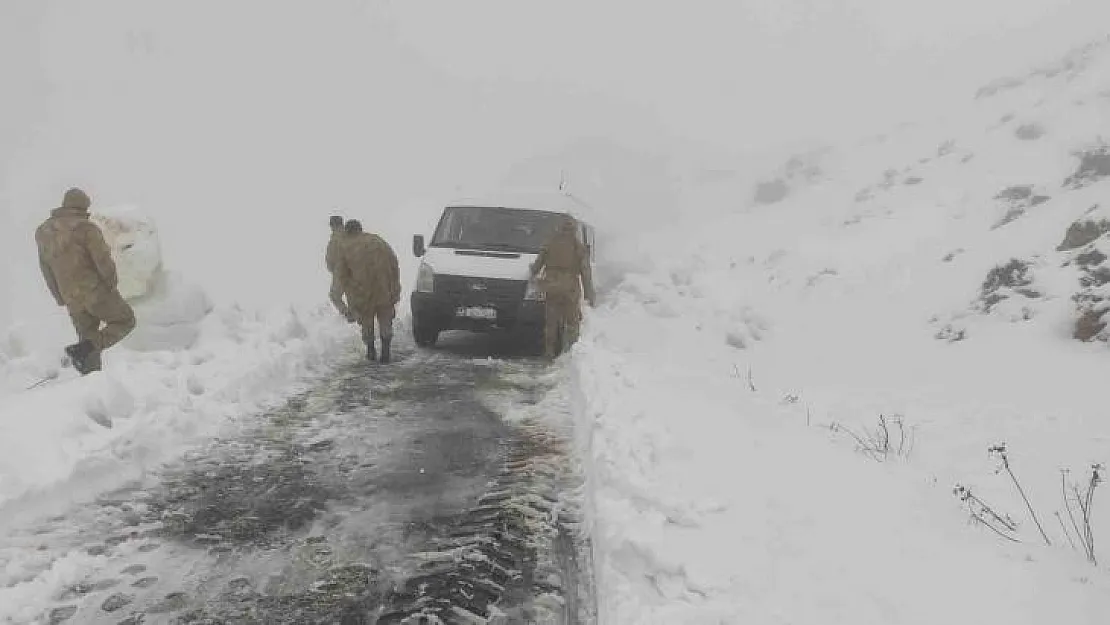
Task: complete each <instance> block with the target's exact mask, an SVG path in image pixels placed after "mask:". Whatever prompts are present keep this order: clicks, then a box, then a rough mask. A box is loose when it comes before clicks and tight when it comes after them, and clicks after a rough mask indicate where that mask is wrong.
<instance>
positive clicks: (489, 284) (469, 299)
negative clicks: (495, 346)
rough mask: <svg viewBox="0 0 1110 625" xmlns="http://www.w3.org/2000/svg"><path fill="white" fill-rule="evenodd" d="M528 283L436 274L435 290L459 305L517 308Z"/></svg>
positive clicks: (502, 308) (504, 308)
mask: <svg viewBox="0 0 1110 625" xmlns="http://www.w3.org/2000/svg"><path fill="white" fill-rule="evenodd" d="M527 288H528V283H527V282H526V281H524V280H506V279H503V278H473V277H470V276H452V275H442V274H436V277H435V292H436V295H442V296H445V297H448V298H450V299H451V301H452V302H454V303H455V304H456V305H459V306H493V307H494V308H497V309H500V310H515V309H516V308H517V307H518V306H520V302H521V301H522V300H523V299H524V293H525V291H526V290H527Z"/></svg>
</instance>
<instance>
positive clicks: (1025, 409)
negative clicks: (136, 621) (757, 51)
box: [572, 40, 1110, 625]
mask: <svg viewBox="0 0 1110 625" xmlns="http://www.w3.org/2000/svg"><path fill="white" fill-rule="evenodd" d="M1108 77H1110V40H1099V41H1096V42H1093V43H1092V44H1090V45H1088V46H1085V47H1083V48H1080V49H1077V50H1076V51H1074V52H1073V53H1072V54H1070V55H1068V56H1067V57H1066V58H1065V59H1062V60H1061V61H1059V62H1055V63H1051V64H1048V65H1046V66H1044V67H1042V68H1039V69H1037V70H1035V71H1033V72H1030V73H1029V74H1028V75H1024V76H1018V77H1015V78H1007V79H1005V80H1000V81H997V82H994V83H992V84H990V85H988V86H987V87H985V88H984V89H982V90H981V91H980V92H979V93H978V94H970V95H974V96H975V97H973V98H969V102H968V106H967V108H966V110H965V111H963V112H962V113H960V114H954V115H951V116H946V117H945V118H943V119H936V120H931V121H928V122H923V123H920V124H910V125H905V126H902V127H899V128H897V129H894V130H892V131H891V132H889V133H887V134H883V135H877V136H873V137H870V138H867V139H866V140H863V141H861V142H858V143H856V144H850V145H839V146H832V147H823V148H820V149H816V150H812V151H809V152H805V153H802V154H799V155H797V156H796V157H795V158H792V159H790V160H788V161H787V162H785V163H784V164H783V165H782V166H781V167H774V168H765V169H763V170H761V171H759V172H758V174H757V175H753V172H751V171H735V172H728V171H715V172H705V174H706V175H704V176H688V177H687V178H686V180H687V181H688V182H687V183H686V185H685V187H684V189H683V190H682V193H681V196H682V198H683V199H682V201H683V202H687V203H691V204H686V205H684V206H683V209H684V212H683V213H682V214H683V215H684V216H687V217H688V218H687V219H685V220H680V221H676V222H674V223H670V224H667V227H665V228H659V229H657V230H656V231H655V232H654V233H649V234H644V235H642V236H639V237H637V238H636V241H635V244H634V245H629V246H626V247H625V248H623V249H624V250H625V251H626V252H627V250H629V249H634V250H636V253H635V254H627V255H626V256H625V257H623V258H621V259H619V260H620V261H621V263H620V264H621V267H622V268H623V269H624V270H626V272H627V273H625V275H624V276H623V278H622V279H621V280H620V282H619V283H618V284H617V285H616V286H615V287H614V288H612V289H610V290H609V292H608V293H607V294H606V296H605V297H604V301H603V303H602V305H601V306H600V308H599V310H597V311H595V312H594V314H592V315H590V316H589V317H588V321H587V327H586V328H585V333H584V340H583V342H582V344H580V345H579V346H578V347H577V348H576V352H575V354H574V356H573V357H572V362H573V367H574V368H575V371H576V374H577V379H578V386H579V390H580V393H579V396H580V397H579V403H580V406H579V407H580V412H581V417H582V419H581V426H582V431H581V435H582V439H581V442H582V449H583V450H584V453H585V454H587V457H588V459H589V463H590V468H591V471H590V476H591V480H592V484H591V492H592V498H593V504H594V510H593V512H594V516H593V522H594V528H595V540H596V549H597V556H598V559H599V570H600V584H601V586H600V588H599V592H598V596H599V597H600V598H601V601H602V613H603V615H604V621H603V622H606V623H630V624H631V623H636V624H646V623H710V622H712V623H792V624H803V623H812V624H823V625H824V624H832V623H853V624H860V623H875V624H880V623H881V624H889V623H922V624H926V623H942V622H944V623H1043V622H1062V623H1076V624H1079V623H1083V624H1088V623H1089V624H1094V623H1102V622H1104V621H1105V618H1106V614H1108V613H1110V567H1108V566H1107V564H1105V563H1104V562H1103V560H1110V552H1107V551H1106V550H1105V549H1103V548H1101V547H1100V546H1099V545H1100V543H1099V541H1100V540H1103V541H1104V540H1105V538H1104V537H1105V536H1107V535H1110V496H1107V495H1106V493H1103V492H1101V491H1102V490H1103V489H1104V488H1105V487H1101V488H1099V487H1097V486H1096V489H1095V492H1094V496H1093V499H1092V501H1093V503H1092V504H1091V507H1090V519H1091V524H1090V528H1091V533H1092V535H1093V537H1094V541H1095V552H1096V553H1095V555H1096V556H1101V557H1102V559H1101V560H1099V562H1098V564H1097V565H1092V564H1091V563H1089V562H1088V561H1087V557H1086V555H1085V553H1084V548H1083V546H1082V543H1083V542H1084V540H1083V536H1085V535H1086V530H1085V529H1084V527H1083V524H1084V522H1083V514H1082V512H1081V510H1080V507H1079V505H1078V502H1077V501H1075V500H1074V493H1075V491H1074V490H1073V488H1074V487H1077V488H1078V489H1079V490H1080V491H1081V492H1085V490H1086V488H1087V487H1088V486H1089V484H1090V480H1091V477H1092V467H1093V466H1094V465H1097V464H1099V463H1106V462H1108V461H1110V420H1107V418H1106V411H1105V398H1104V393H1103V388H1104V386H1105V379H1106V375H1107V373H1108V372H1110V365H1108V363H1110V361H1108V360H1107V359H1108V358H1110V352H1107V346H1106V345H1105V344H1104V343H1103V342H1102V340H1104V339H1105V337H1106V334H1107V333H1106V330H1105V326H1104V320H1103V319H1102V318H1101V317H1102V313H1103V312H1104V311H1105V309H1106V304H1105V303H1104V299H1105V297H1106V290H1105V289H1106V285H1107V283H1110V279H1108V278H1107V277H1106V276H1107V275H1110V266H1107V265H1106V264H1105V263H1106V259H1107V255H1110V246H1108V245H1107V244H1106V242H1105V237H1104V236H1102V235H1103V234H1104V233H1105V232H1107V230H1110V227H1108V226H1107V223H1108V217H1107V214H1106V212H1105V211H1106V207H1107V206H1108V205H1110V152H1108V149H1110V148H1108V147H1107V143H1106V142H1107V141H1108V140H1110V78H1108ZM710 173H712V175H709V174H710ZM691 215H696V216H697V218H696V219H694V218H689V216H691ZM884 424H885V425H884ZM997 446H1004V448H1005V450H1006V451H1005V462H1007V463H1008V465H1009V467H1010V469H1011V470H1012V472H1013V475H1014V476H1015V477H1016V479H1017V480H1018V483H1020V485H1021V487H1022V489H1023V491H1024V494H1025V495H1026V496H1027V497H1028V500H1029V505H1030V506H1031V507H1032V510H1033V512H1034V513H1035V518H1034V516H1033V515H1032V514H1031V513H1030V511H1029V510H1028V509H1027V506H1026V503H1025V502H1024V500H1023V498H1022V496H1021V491H1019V490H1018V489H1017V487H1016V486H1015V483H1014V480H1013V479H1011V477H1010V474H1009V473H1008V472H1007V471H1006V470H1005V467H1004V466H1003V462H1004V461H1003V456H1002V454H1000V453H998V452H997V451H996V452H994V453H990V452H989V450H990V449H991V448H993V447H997ZM1102 472H1103V470H1102V469H1098V473H1099V475H1100V477H1101V475H1102ZM958 487H963V490H960V489H959V488H958ZM1065 488H1066V489H1067V492H1068V494H1069V500H1068V502H1067V504H1065V501H1064V494H1063V490H1064V489H1065ZM969 491H970V493H971V495H972V496H973V497H968V496H967V494H968V492H969ZM979 501H982V502H985V503H986V505H988V506H990V509H991V510H993V511H994V512H995V513H997V515H998V518H995V517H994V516H992V515H991V513H990V512H987V511H985V510H984V509H983V508H982V507H980V506H979V504H978V503H976V502H979ZM1084 505H1086V504H1084ZM1069 509H1070V513H1069ZM972 513H975V514H977V515H978V516H979V518H981V519H983V520H984V521H985V522H986V523H989V524H990V525H991V526H993V530H992V528H991V527H987V526H986V525H984V523H981V522H980V521H977V520H975V519H973V518H972ZM1073 516H1074V517H1075V519H1076V523H1075V524H1073V523H1072V517H1073ZM1037 521H1039V523H1040V525H1041V526H1043V528H1044V531H1043V535H1042V532H1041V530H1040V529H1038V523H1037ZM995 530H997V531H995ZM1076 530H1079V531H1078V532H1077V531H1076ZM1100 537H1103V538H1101V539H1100ZM1046 542H1047V543H1048V544H1046Z"/></svg>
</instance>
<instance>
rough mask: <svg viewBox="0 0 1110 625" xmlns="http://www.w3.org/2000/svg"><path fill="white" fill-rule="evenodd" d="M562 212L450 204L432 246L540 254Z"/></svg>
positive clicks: (557, 224) (440, 221) (433, 238)
mask: <svg viewBox="0 0 1110 625" xmlns="http://www.w3.org/2000/svg"><path fill="white" fill-rule="evenodd" d="M562 217H563V215H562V214H561V213H552V212H548V211H537V210H525V209H520V208H501V207H491V206H449V207H447V209H446V210H445V211H444V212H443V217H442V218H441V219H440V220H439V226H438V227H437V228H436V232H435V236H433V237H432V242H431V244H430V245H431V247H450V248H457V249H468V250H483V251H496V252H520V253H526V254H536V253H539V251H540V250H541V249H542V248H543V245H544V243H546V242H547V240H548V239H549V238H550V237H551V235H552V234H554V233H555V230H556V229H557V228H558V226H559V220H560V219H561V218H562Z"/></svg>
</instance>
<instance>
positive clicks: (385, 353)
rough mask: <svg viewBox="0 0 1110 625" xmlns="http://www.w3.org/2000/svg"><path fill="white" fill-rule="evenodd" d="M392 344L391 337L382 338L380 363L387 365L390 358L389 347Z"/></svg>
mask: <svg viewBox="0 0 1110 625" xmlns="http://www.w3.org/2000/svg"><path fill="white" fill-rule="evenodd" d="M392 343H393V337H391V336H389V337H382V360H381V361H382V362H383V363H388V362H389V359H390V358H391V354H390V347H391V344H392Z"/></svg>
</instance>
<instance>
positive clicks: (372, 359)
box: [366, 341, 378, 362]
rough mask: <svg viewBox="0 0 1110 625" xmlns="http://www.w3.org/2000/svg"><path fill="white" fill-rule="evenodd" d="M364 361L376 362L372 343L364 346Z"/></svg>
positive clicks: (376, 356) (376, 354)
mask: <svg viewBox="0 0 1110 625" xmlns="http://www.w3.org/2000/svg"><path fill="white" fill-rule="evenodd" d="M366 359H367V360H369V361H370V362H376V361H377V360H378V352H377V351H375V350H374V341H370V342H368V343H367V344H366Z"/></svg>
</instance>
